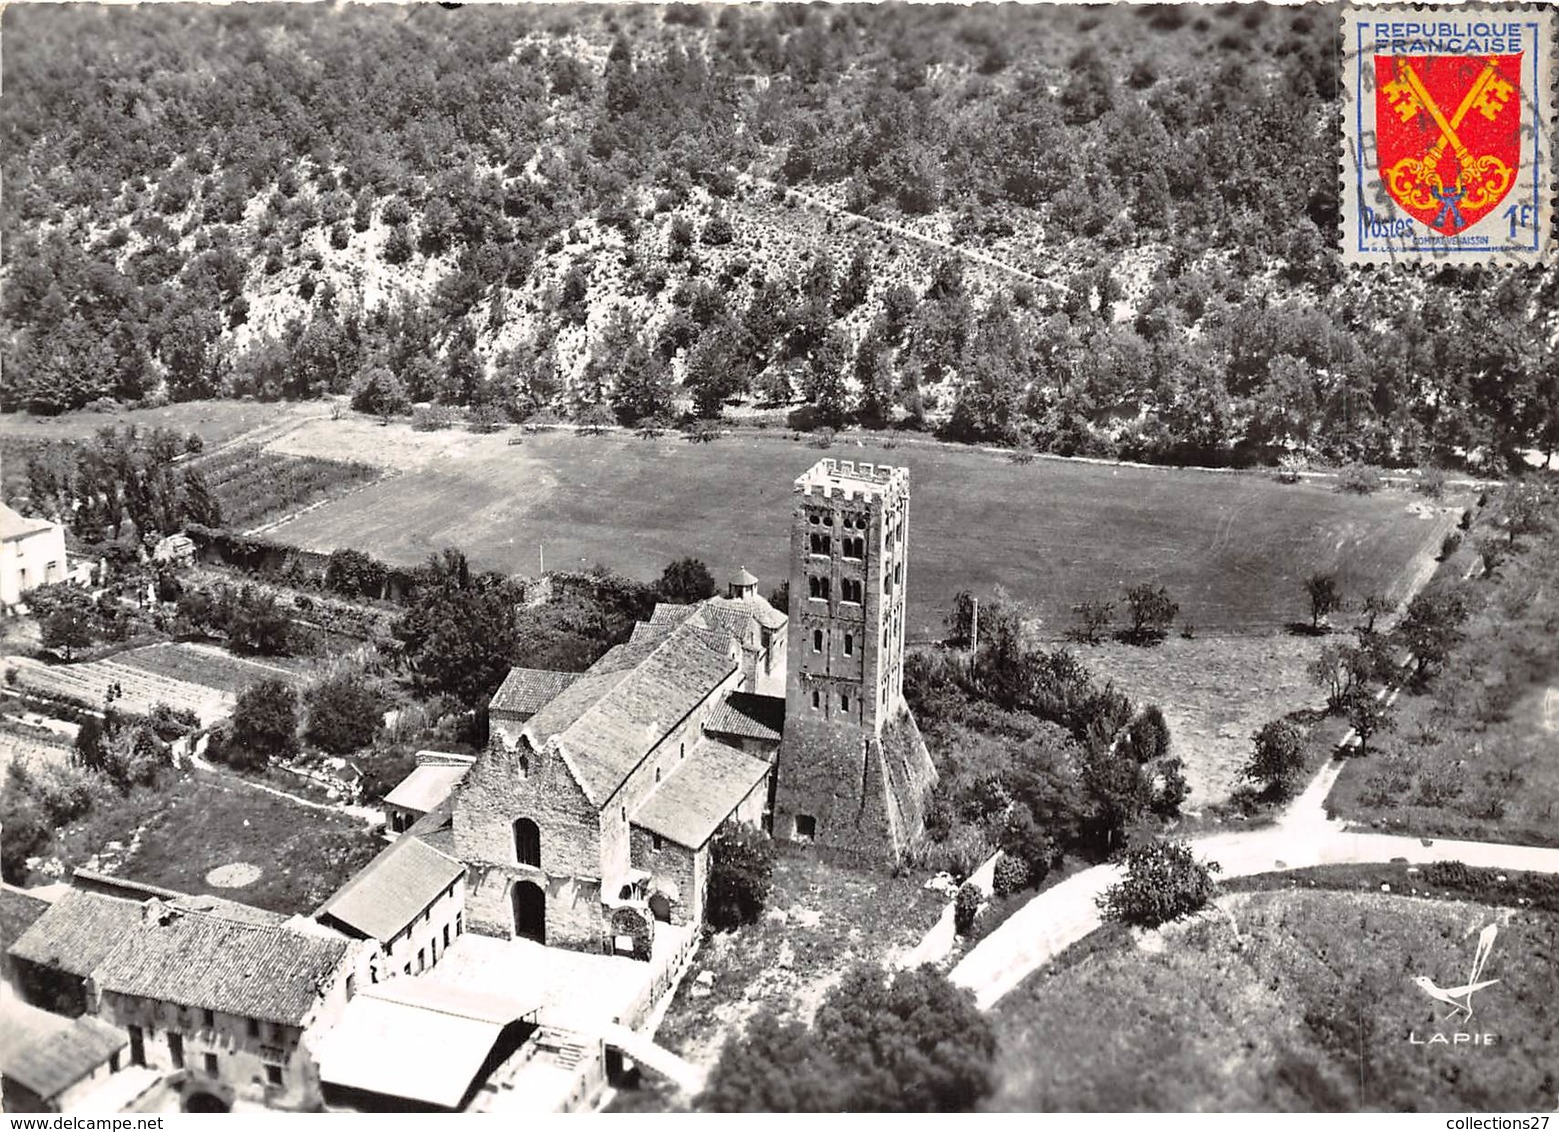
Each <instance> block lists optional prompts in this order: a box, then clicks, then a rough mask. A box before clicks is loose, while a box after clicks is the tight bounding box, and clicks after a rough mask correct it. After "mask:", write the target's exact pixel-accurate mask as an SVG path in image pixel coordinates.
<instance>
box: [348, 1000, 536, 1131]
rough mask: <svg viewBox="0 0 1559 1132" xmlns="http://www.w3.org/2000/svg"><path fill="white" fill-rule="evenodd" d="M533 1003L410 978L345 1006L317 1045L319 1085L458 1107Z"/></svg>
mask: <svg viewBox="0 0 1559 1132" xmlns="http://www.w3.org/2000/svg"><path fill="white" fill-rule="evenodd" d="M535 1013H536V1005H535V1004H534V1003H530V1002H520V1001H514V1000H509V1001H504V1000H503V999H501V998H496V997H494V996H493V995H490V994H486V993H483V994H477V993H475V992H472V991H469V990H465V989H463V988H459V987H450V986H445V985H441V984H436V983H429V982H427V981H426V980H422V979H416V978H411V977H406V978H399V979H392V980H390V981H389V982H388V983H382V984H380V985H378V986H375V987H371V988H369V989H367V990H364V991H363V992H361V993H360V994H358V995H357V996H356V997H355V998H353V999H352V1001H351V1002H349V1003H347V1006H346V1010H345V1011H344V1012H343V1013H342V1015H341V1020H340V1021H339V1022H337V1023H336V1025H335V1026H334V1027H333V1028H332V1029H331V1030H330V1032H329V1033H328V1034H327V1035H326V1037H325V1038H324V1039H323V1040H322V1041H321V1043H320V1046H319V1051H318V1057H319V1076H320V1080H322V1081H324V1082H325V1083H326V1084H328V1085H335V1086H338V1087H340V1088H345V1089H357V1090H361V1091H362V1092H367V1093H375V1094H378V1095H380V1096H386V1097H396V1098H399V1099H401V1100H409V1101H417V1102H419V1103H421V1104H428V1105H436V1106H437V1107H439V1108H447V1109H455V1108H459V1107H460V1106H461V1104H462V1103H463V1102H464V1101H465V1098H466V1095H467V1094H468V1093H470V1092H471V1090H472V1087H473V1086H474V1085H476V1084H477V1083H478V1082H477V1080H476V1077H477V1074H478V1073H479V1072H481V1070H482V1067H483V1065H484V1064H485V1063H486V1061H487V1059H488V1056H489V1055H490V1054H491V1053H492V1051H493V1047H494V1046H495V1045H496V1044H497V1043H498V1039H499V1037H500V1035H501V1034H502V1033H503V1030H504V1027H505V1026H507V1025H509V1024H510V1023H512V1022H516V1021H520V1020H533V1019H534V1016H535Z"/></svg>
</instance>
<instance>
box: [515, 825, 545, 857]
mask: <svg viewBox="0 0 1559 1132" xmlns="http://www.w3.org/2000/svg"><path fill="white" fill-rule="evenodd" d="M514 859H515V860H516V861H518V862H519V863H520V864H522V865H531V866H534V867H535V868H538V869H539V868H541V828H540V827H539V826H537V824H536V823H535V822H533V821H531V820H530V818H519V819H517V820H516V821H515V823H514Z"/></svg>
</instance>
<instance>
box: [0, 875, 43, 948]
mask: <svg viewBox="0 0 1559 1132" xmlns="http://www.w3.org/2000/svg"><path fill="white" fill-rule="evenodd" d="M48 909H49V902H48V901H47V900H41V899H39V898H38V897H36V896H33V895H32V894H30V893H28V892H25V891H23V890H22V889H20V888H13V887H12V886H11V885H9V884H0V951H3V950H5V949H7V948H9V947H10V946H11V945H12V944H13V943H15V942H16V941H17V940H19V939H21V938H22V933H23V932H25V931H26V930H27V929H28V928H30V927H32V926H33V923H34V922H35V921H36V920H37V919H38V917H39V916H41V915H43V914H44V913H45V912H46V911H48Z"/></svg>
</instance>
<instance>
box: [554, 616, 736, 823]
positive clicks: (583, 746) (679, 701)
mask: <svg viewBox="0 0 1559 1132" xmlns="http://www.w3.org/2000/svg"><path fill="white" fill-rule="evenodd" d="M735 668H736V661H735V660H734V659H733V658H732V656H731V653H730V650H729V641H728V639H726V638H725V637H724V635H723V634H718V633H713V632H711V631H710V630H709V629H707V628H705V627H704V626H703V625H702V624H701V623H699V622H698V621H697V620H696V619H695V620H692V621H689V622H687V623H684V624H682V625H680V626H678V627H677V628H676V629H675V630H674V631H673V632H671V633H670V634H668V635H667V637H666V639H665V640H664V641H662V642H661V643H660V644H659V645H657V646H656V647H655V649H654V650H653V651H652V652H650V654H649V655H648V656H646V657H645V658H644V659H643V660H642V661H640V662H639V663H638V664H637V665H635V666H634V667H633V668H632V669H631V670H629V671H627V672H624V673H621V674H617V673H613V674H611V675H609V676H607V677H605V679H607V680H614V681H615V682H614V683H612V684H611V685H610V686H609V687H608V686H603V687H602V690H601V694H600V695H599V696H597V697H595V698H594V700H593V702H591V703H589V704H588V705H587V706H584V710H582V711H580V712H579V713H578V715H577V716H576V717H575V718H574V719H573V720H572V721H571V722H569V723H568V725H567V726H566V727H564V728H561V729H559V730H558V731H557V732H556V736H557V739H558V743H559V745H560V747H561V748H562V751H563V757H564V759H565V760H566V761H567V763H568V765H569V766H570V768H571V769H572V770H573V773H574V776H575V778H577V779H578V780H579V784H580V786H582V787H583V788H584V791H585V795H586V797H588V798H589V799H590V800H591V802H593V803H595V804H597V805H599V804H600V803H601V802H602V801H604V800H605V799H606V798H607V797H609V796H610V795H611V793H612V792H613V791H614V790H616V789H617V787H618V786H620V785H621V784H622V782H623V780H624V779H625V778H627V777H628V775H629V773H630V772H632V770H633V768H634V767H635V766H637V765H638V764H639V762H640V761H641V760H642V759H643V758H644V756H645V754H646V753H647V752H648V751H649V749H650V748H651V747H653V746H654V745H655V744H656V743H658V742H659V741H660V740H661V739H662V738H664V737H665V735H666V733H667V732H669V731H670V730H671V729H672V727H674V726H675V725H676V724H677V723H678V722H679V721H680V720H681V719H682V718H683V717H684V716H686V715H687V714H688V712H690V711H692V710H693V708H694V707H695V706H697V704H698V703H699V701H700V700H702V699H703V698H704V697H706V696H707V695H709V693H710V692H711V691H713V690H714V689H715V687H716V686H717V685H718V684H719V683H720V682H721V681H722V680H724V679H725V678H726V677H727V676H729V675H730V674H731V672H732V671H734V670H735ZM593 678H594V677H592V679H593ZM586 682H587V681H586V680H581V681H579V683H577V684H575V685H574V687H573V688H571V689H569V691H568V692H565V693H564V694H563V695H562V696H559V697H558V699H559V700H563V699H566V698H567V697H568V696H569V694H570V693H572V692H573V691H575V690H576V689H579V688H581V687H582V686H584V685H585V684H586ZM553 702H554V703H556V702H557V701H553ZM551 709H552V705H551V704H549V705H548V707H547V709H546V711H543V712H539V713H537V715H536V716H535V718H533V719H532V720H531V723H532V724H535V723H536V722H537V720H540V719H541V717H542V716H543V715H545V714H547V712H548V711H551Z"/></svg>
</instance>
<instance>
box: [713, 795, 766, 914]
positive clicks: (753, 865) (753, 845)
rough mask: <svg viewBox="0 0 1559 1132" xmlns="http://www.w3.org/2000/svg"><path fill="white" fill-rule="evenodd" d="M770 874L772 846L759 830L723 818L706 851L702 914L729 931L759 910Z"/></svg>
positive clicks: (764, 900) (761, 911)
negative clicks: (706, 885)
mask: <svg viewBox="0 0 1559 1132" xmlns="http://www.w3.org/2000/svg"><path fill="white" fill-rule="evenodd" d="M773 875H774V846H773V844H772V843H771V842H770V841H769V839H768V838H767V837H766V836H764V834H763V832H762V831H761V830H758V829H756V828H754V827H753V826H751V825H747V824H745V823H736V822H727V823H726V825H725V827H724V828H723V829H721V830H720V832H719V834H718V835H717V836H716V837H715V839H714V844H713V845H712V846H711V847H710V852H709V893H708V896H707V897H706V899H705V903H704V915H705V916H706V917H707V919H708V920H709V923H710V925H711V926H713V927H715V928H717V929H719V930H721V931H729V930H731V929H733V928H738V927H741V926H742V925H743V924H750V923H753V922H754V921H755V920H757V918H758V917H759V916H760V915H762V914H763V907H764V905H765V904H766V903H767V902H768V899H769V888H770V886H771V884H772V881H773Z"/></svg>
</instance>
